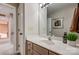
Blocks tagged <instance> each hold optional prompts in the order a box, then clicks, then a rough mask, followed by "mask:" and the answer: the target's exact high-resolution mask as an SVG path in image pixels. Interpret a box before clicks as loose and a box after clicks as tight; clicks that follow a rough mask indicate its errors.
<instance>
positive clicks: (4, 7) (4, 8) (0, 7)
mask: <svg viewBox="0 0 79 59" xmlns="http://www.w3.org/2000/svg"><path fill="white" fill-rule="evenodd" d="M0 13H3V14H6V15H10V16H9V17H8V18H9V23H10V27H9V28H10V31H9V35H10V36H9V39H10V40H11V41H10V42H11V44H13V53H16V8H15V7H13V6H11V5H9V4H1V3H0Z"/></svg>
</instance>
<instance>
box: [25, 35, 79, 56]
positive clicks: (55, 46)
mask: <svg viewBox="0 0 79 59" xmlns="http://www.w3.org/2000/svg"><path fill="white" fill-rule="evenodd" d="M55 39H56V38H52V41H48V39H47V38H45V37H42V36H39V35H29V36H27V39H26V40H28V41H31V42H33V43H35V44H37V45H39V46H42V47H44V48H47V49H49V50H51V51H54V52H56V53H59V54H62V55H79V48H77V47H72V46H70V45H68V44H64V43H62V41H59V40H60V39H61V38H57V39H59V40H55ZM46 42H47V43H46Z"/></svg>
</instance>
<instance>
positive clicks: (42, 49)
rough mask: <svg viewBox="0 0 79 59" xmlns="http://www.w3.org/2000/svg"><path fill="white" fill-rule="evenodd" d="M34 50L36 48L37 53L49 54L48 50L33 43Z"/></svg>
mask: <svg viewBox="0 0 79 59" xmlns="http://www.w3.org/2000/svg"><path fill="white" fill-rule="evenodd" d="M33 50H35V51H36V52H37V53H39V54H41V55H48V50H47V49H45V48H43V47H41V46H38V45H36V44H33Z"/></svg>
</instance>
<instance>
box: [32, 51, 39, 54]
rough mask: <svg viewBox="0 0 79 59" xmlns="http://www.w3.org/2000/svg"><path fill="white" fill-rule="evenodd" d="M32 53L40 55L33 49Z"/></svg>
mask: <svg viewBox="0 0 79 59" xmlns="http://www.w3.org/2000/svg"><path fill="white" fill-rule="evenodd" d="M32 54H33V55H40V54H39V53H38V52H36V51H34V50H33V52H32Z"/></svg>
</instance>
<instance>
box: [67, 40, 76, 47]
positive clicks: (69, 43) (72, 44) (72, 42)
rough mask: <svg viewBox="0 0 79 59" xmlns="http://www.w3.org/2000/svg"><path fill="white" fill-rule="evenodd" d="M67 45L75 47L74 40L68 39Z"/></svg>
mask: <svg viewBox="0 0 79 59" xmlns="http://www.w3.org/2000/svg"><path fill="white" fill-rule="evenodd" d="M67 43H68V45H70V46H73V47H76V41H68V42H67Z"/></svg>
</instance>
